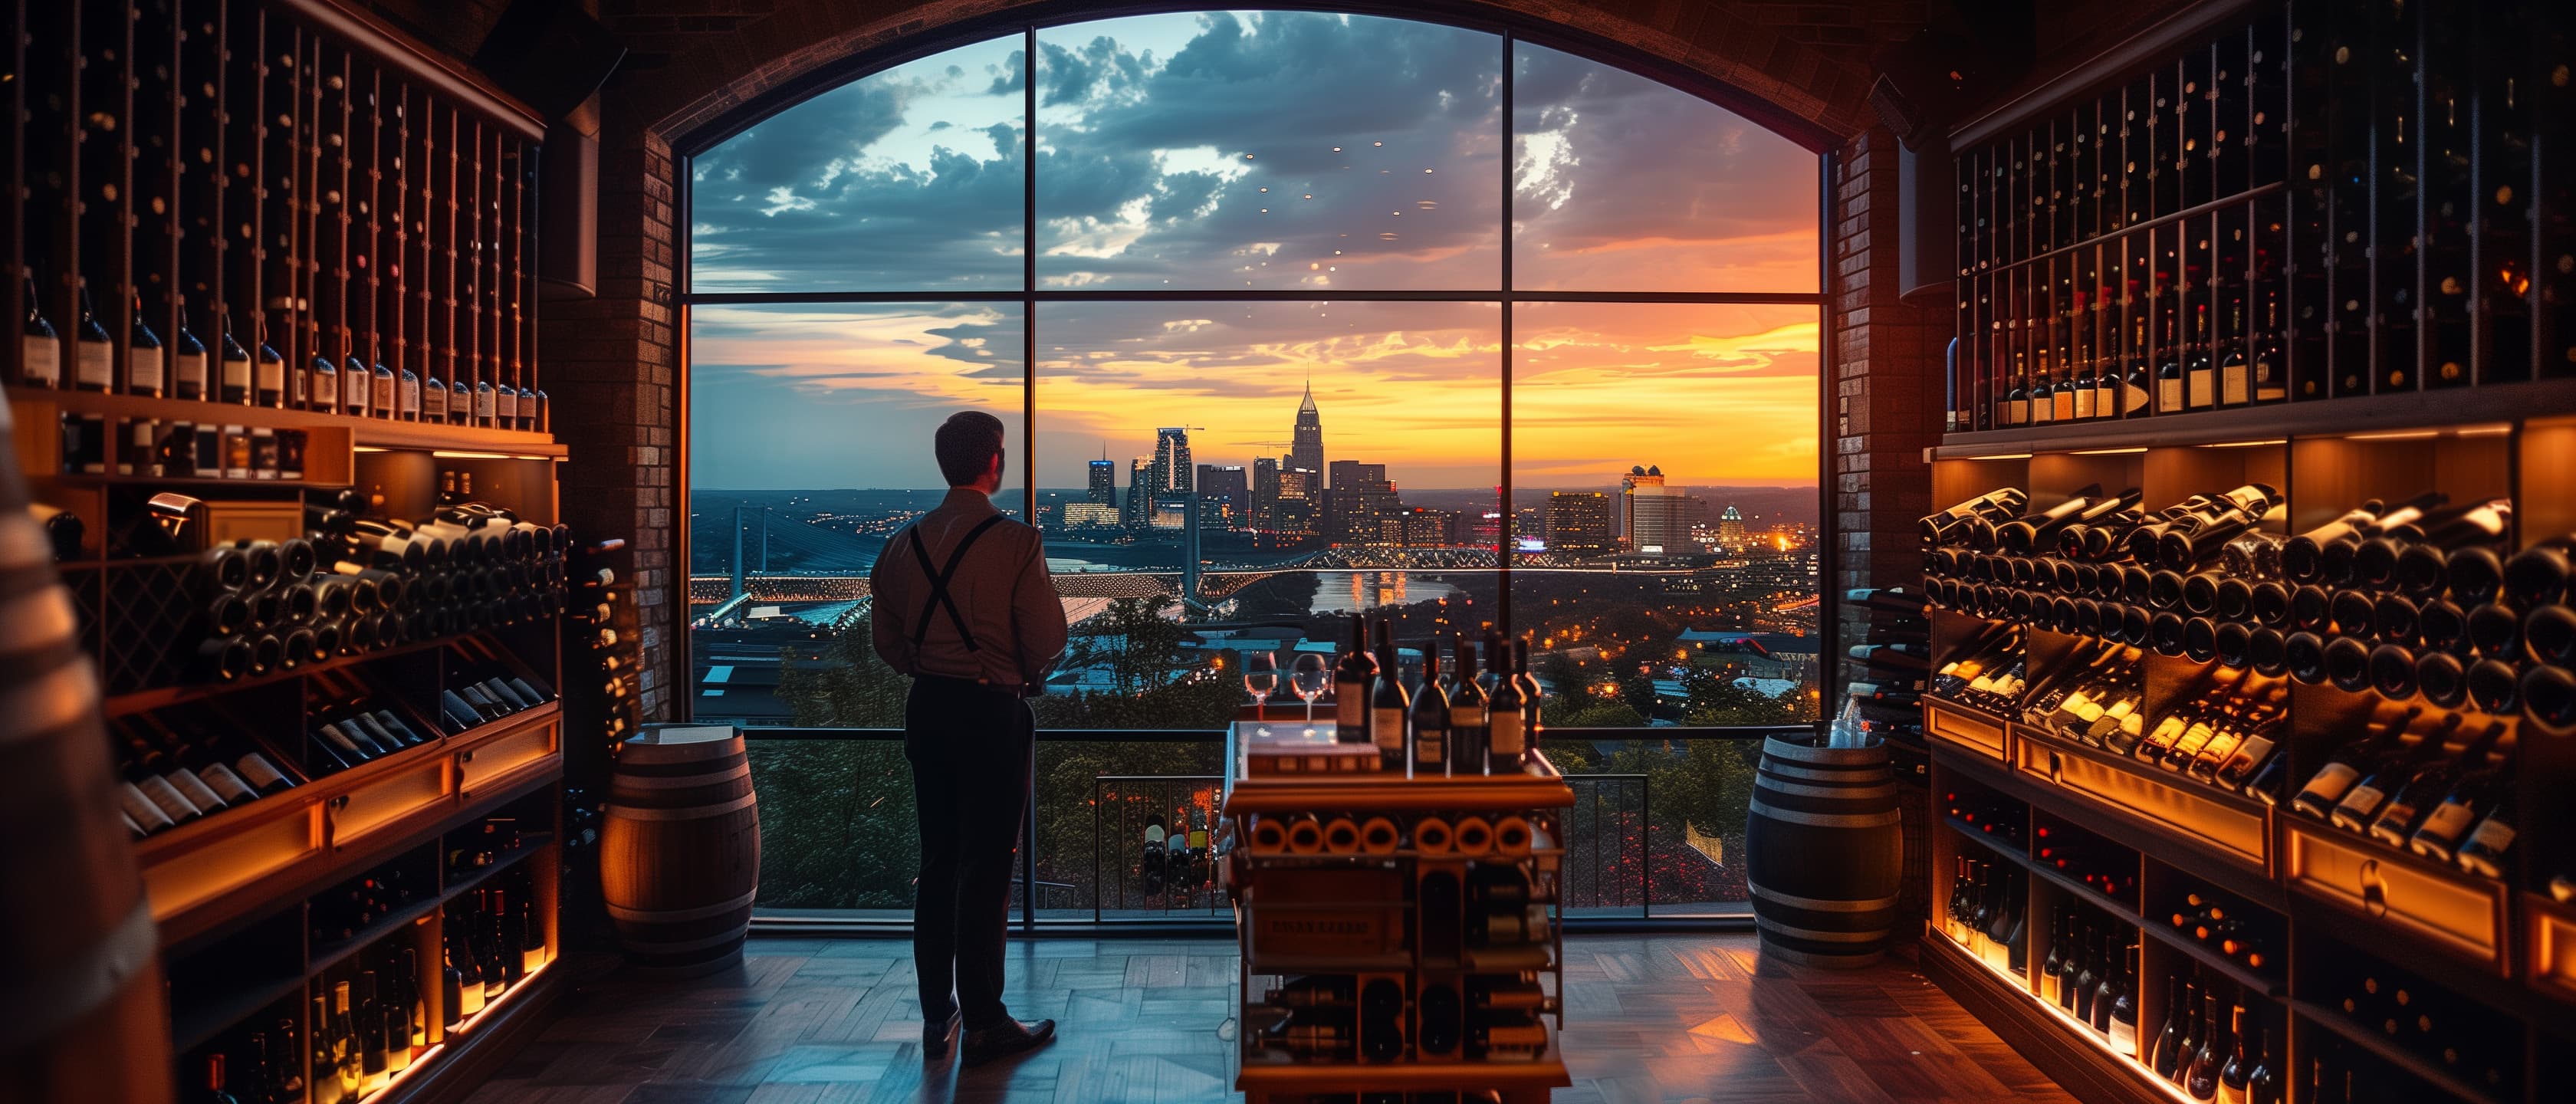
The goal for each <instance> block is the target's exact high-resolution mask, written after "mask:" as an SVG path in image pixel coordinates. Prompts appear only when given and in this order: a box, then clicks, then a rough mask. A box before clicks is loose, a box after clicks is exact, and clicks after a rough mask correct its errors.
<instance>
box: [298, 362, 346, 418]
mask: <svg viewBox="0 0 2576 1104" xmlns="http://www.w3.org/2000/svg"><path fill="white" fill-rule="evenodd" d="M304 396H305V401H306V402H308V403H310V404H311V405H312V409H314V410H318V411H321V412H322V413H325V414H337V413H339V412H340V368H339V366H338V365H336V364H333V363H331V358H330V357H328V356H323V355H320V354H316V355H315V356H314V357H313V363H312V364H311V365H309V366H307V367H306V368H305V370H304Z"/></svg>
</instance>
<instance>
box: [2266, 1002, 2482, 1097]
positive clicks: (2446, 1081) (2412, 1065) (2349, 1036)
mask: <svg viewBox="0 0 2576 1104" xmlns="http://www.w3.org/2000/svg"><path fill="white" fill-rule="evenodd" d="M2290 1010H2291V1011H2293V1012H2296V1013H2298V1016H2299V1018H2300V1019H2302V1020H2305V1021H2307V1022H2309V1023H2311V1024H2314V1025H2316V1026H2317V1027H2320V1028H2323V1029H2325V1030H2327V1031H2331V1032H2333V1033H2334V1034H2336V1035H2339V1036H2342V1037H2343V1040H2344V1041H2345V1042H2347V1043H2350V1044H2352V1045H2354V1046H2357V1047H2360V1048H2361V1049H2363V1050H2367V1051H2369V1052H2371V1053H2372V1054H2375V1055H2378V1056H2379V1057H2380V1058H2382V1059H2384V1060H2386V1061H2387V1062H2388V1064H2390V1065H2393V1066H2396V1067H2397V1068H2399V1069H2401V1070H2404V1071H2406V1072H2407V1073H2409V1074H2412V1075H2413V1076H2415V1077H2416V1078H2417V1079H2419V1080H2421V1081H2423V1082H2424V1083H2425V1084H2427V1085H2430V1086H2432V1087H2434V1088H2436V1089H2440V1090H2441V1091H2443V1092H2446V1093H2449V1094H2450V1095H2452V1096H2453V1097H2456V1098H2458V1099H2461V1100H2466V1101H2469V1102H2470V1104H2506V1102H2507V1101H2508V1100H2509V1099H2519V1098H2508V1097H2502V1096H2497V1095H2494V1094H2492V1093H2489V1092H2486V1091H2484V1090H2481V1089H2479V1088H2478V1087H2477V1086H2475V1085H2471V1084H2469V1083H2468V1082H2466V1081H2463V1080H2461V1079H2459V1078H2457V1077H2454V1076H2452V1075H2451V1073H2450V1071H2448V1070H2445V1069H2443V1068H2442V1067H2440V1066H2437V1065H2434V1064H2433V1063H2431V1062H2427V1061H2425V1060H2424V1059H2422V1058H2420V1057H2418V1056H2416V1055H2415V1054H2413V1053H2411V1052H2409V1051H2407V1050H2406V1049H2404V1048H2402V1047H2396V1046H2391V1045H2389V1043H2388V1040H2386V1039H2384V1038H2381V1037H2379V1036H2377V1035H2374V1034H2371V1033H2370V1032H2369V1031H2367V1030H2365V1029H2364V1028H2362V1026H2361V1025H2359V1024H2356V1023H2353V1022H2352V1020H2351V1019H2350V1018H2348V1017H2346V1016H2344V1015H2343V1014H2342V1013H2340V1012H2337V1011H2335V1010H2334V1009H2331V1008H2327V1007H2326V1006H2324V1005H2321V1004H2317V1003H2315V1002H2312V1001H2305V1000H2296V999H2293V1000H2292V1001H2290Z"/></svg>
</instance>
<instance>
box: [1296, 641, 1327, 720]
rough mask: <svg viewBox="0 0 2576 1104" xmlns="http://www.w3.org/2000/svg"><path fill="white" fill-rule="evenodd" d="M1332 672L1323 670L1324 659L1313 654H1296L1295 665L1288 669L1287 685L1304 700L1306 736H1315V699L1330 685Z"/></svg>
mask: <svg viewBox="0 0 2576 1104" xmlns="http://www.w3.org/2000/svg"><path fill="white" fill-rule="evenodd" d="M1332 682H1333V676H1332V672H1331V671H1328V670H1326V669H1325V668H1324V657H1323V656H1322V655H1320V654H1317V653H1315V652H1299V653H1297V663H1296V665H1295V666H1293V667H1290V668H1289V669H1288V685H1289V687H1290V688H1291V689H1293V690H1295V691H1297V696H1298V697H1300V698H1304V699H1306V734H1307V735H1309V736H1312V735H1314V734H1315V699H1317V698H1320V697H1323V696H1324V688H1325V687H1326V686H1330V685H1332Z"/></svg>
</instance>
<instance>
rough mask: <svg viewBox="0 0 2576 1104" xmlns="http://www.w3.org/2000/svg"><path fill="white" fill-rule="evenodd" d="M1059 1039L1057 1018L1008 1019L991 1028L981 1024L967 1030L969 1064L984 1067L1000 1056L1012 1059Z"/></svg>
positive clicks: (967, 1058) (967, 1057) (967, 1059)
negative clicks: (1056, 1027) (1035, 1020)
mask: <svg viewBox="0 0 2576 1104" xmlns="http://www.w3.org/2000/svg"><path fill="white" fill-rule="evenodd" d="M1053 1041H1055V1021H1054V1020H1039V1021H1037V1022H1036V1023H1021V1022H1020V1021H1018V1020H1004V1021H1002V1022H1001V1023H998V1024H995V1025H993V1026H991V1027H979V1028H976V1029H975V1030H973V1031H969V1032H967V1033H966V1064H967V1065H970V1066H980V1065H983V1064H984V1063H986V1062H990V1061H992V1060H994V1059H996V1058H1008V1057H1010V1056H1011V1055H1014V1054H1019V1053H1022V1052H1024V1051H1031V1050H1036V1049H1037V1048H1039V1047H1042V1046H1045V1045H1047V1044H1048V1043H1050V1042H1053Z"/></svg>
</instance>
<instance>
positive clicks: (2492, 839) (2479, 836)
mask: <svg viewBox="0 0 2576 1104" xmlns="http://www.w3.org/2000/svg"><path fill="white" fill-rule="evenodd" d="M2512 846H2513V825H2510V824H2507V823H2505V822H2504V818H2503V817H2488V818H2487V821H2486V823H2484V824H2481V825H2478V830H2477V831H2475V832H2471V833H2469V842H2468V843H2466V844H2464V845H2462V849H2463V850H2466V849H2468V848H2470V847H2475V848H2476V849H2478V850H2479V851H2482V852H2484V853H2486V854H2489V855H2502V854H2504V853H2505V851H2506V850H2507V849H2509V848H2511V847H2512Z"/></svg>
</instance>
